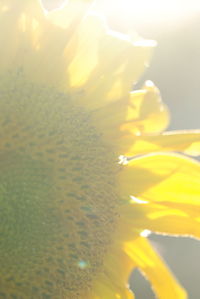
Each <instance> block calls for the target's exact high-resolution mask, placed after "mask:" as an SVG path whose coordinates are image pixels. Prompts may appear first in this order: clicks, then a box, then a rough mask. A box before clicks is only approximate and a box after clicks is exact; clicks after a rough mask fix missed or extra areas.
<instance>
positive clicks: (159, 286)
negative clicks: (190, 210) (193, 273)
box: [124, 237, 187, 299]
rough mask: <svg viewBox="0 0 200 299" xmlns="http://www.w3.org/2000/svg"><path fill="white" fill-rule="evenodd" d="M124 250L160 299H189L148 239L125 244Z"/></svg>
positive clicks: (138, 239)
mask: <svg viewBox="0 0 200 299" xmlns="http://www.w3.org/2000/svg"><path fill="white" fill-rule="evenodd" d="M124 250H125V252H126V253H127V254H128V255H129V256H130V257H131V259H132V260H133V261H134V263H135V264H136V265H137V267H138V268H139V269H140V270H141V272H142V273H143V274H144V275H145V277H147V279H148V280H149V281H150V282H151V284H152V288H153V290H154V291H155V293H156V295H157V296H158V297H159V298H160V299H169V298H170V299H186V298H187V295H186V293H185V291H184V290H183V289H182V288H181V287H180V285H179V284H178V283H177V281H176V280H175V278H174V277H173V276H172V274H171V272H170V271H169V269H167V267H166V265H165V264H164V263H163V261H162V259H161V257H160V256H159V255H158V254H157V253H156V252H155V250H154V249H153V248H152V246H151V245H150V244H149V242H148V240H147V239H145V238H143V237H140V238H137V239H135V240H134V241H132V242H128V243H126V244H125V246H124Z"/></svg>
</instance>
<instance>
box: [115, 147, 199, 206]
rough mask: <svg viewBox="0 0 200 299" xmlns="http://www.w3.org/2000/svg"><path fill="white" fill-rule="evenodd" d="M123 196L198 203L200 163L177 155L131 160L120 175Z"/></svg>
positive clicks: (157, 155) (143, 157) (151, 156)
mask: <svg viewBox="0 0 200 299" xmlns="http://www.w3.org/2000/svg"><path fill="white" fill-rule="evenodd" d="M119 179H120V185H121V188H122V195H123V194H126V195H127V196H128V195H133V196H136V197H138V196H139V197H141V198H142V199H145V200H149V201H150V202H152V201H153V202H160V203H162V202H170V203H174V204H175V203H185V204H193V205H197V206H198V205H199V204H200V164H199V163H198V162H197V161H195V160H192V159H189V158H186V157H184V156H181V155H176V154H165V153H158V154H152V155H146V156H142V157H139V158H136V159H133V160H131V161H130V162H129V164H128V165H126V166H124V168H123V169H122V171H121V174H120V175H119Z"/></svg>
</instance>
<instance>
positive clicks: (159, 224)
mask: <svg viewBox="0 0 200 299" xmlns="http://www.w3.org/2000/svg"><path fill="white" fill-rule="evenodd" d="M121 213H122V215H123V225H124V226H125V229H124V232H123V234H124V236H126V238H127V237H129V239H130V235H132V236H133V234H135V232H136V231H138V233H141V232H142V231H143V230H146V229H147V230H150V231H152V232H155V233H159V234H170V235H176V236H177V235H181V236H193V237H196V238H200V218H199V213H200V208H199V207H197V206H196V205H192V204H191V205H190V207H187V210H185V209H184V208H182V207H181V206H180V205H179V204H174V207H171V206H167V205H165V204H163V203H162V204H155V203H150V202H148V201H146V202H145V201H142V200H139V199H135V200H134V199H132V200H129V202H127V204H125V205H123V207H122V209H121ZM127 239H128V238H127Z"/></svg>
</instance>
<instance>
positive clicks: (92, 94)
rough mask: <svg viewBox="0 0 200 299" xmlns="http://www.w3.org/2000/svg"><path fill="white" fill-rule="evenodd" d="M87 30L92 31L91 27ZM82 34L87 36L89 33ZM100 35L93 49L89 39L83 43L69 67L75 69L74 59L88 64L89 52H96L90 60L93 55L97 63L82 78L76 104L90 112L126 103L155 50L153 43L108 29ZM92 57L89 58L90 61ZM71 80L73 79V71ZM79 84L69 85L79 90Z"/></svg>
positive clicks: (78, 82)
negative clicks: (106, 106) (93, 50)
mask: <svg viewBox="0 0 200 299" xmlns="http://www.w3.org/2000/svg"><path fill="white" fill-rule="evenodd" d="M89 27H90V28H91V25H90V26H89ZM105 28H106V27H105ZM85 32H86V33H87V32H88V30H86V31H85ZM98 32H99V31H98ZM100 33H101V34H100V38H98V39H97V40H96V39H94V41H95V42H97V44H96V45H95V43H94V44H93V42H94V41H93V40H90V38H89V39H88V38H87V39H84V42H85V45H84V47H82V49H83V50H82V49H81V50H80V51H79V52H78V55H79V56H78V57H77V56H75V58H74V61H73V62H72V65H73V64H75V65H77V67H78V63H77V62H76V59H79V60H81V61H83V60H84V59H86V61H89V58H90V56H91V50H90V48H91V47H92V48H91V49H93V48H94V49H95V51H96V53H93V56H94V54H95V60H96V61H95V63H93V69H91V72H90V74H88V75H89V76H88V75H87V76H86V77H85V78H84V80H86V79H87V80H86V81H84V82H85V84H84V88H83V90H82V92H81V93H80V92H79V94H78V93H77V99H76V101H77V102H78V103H80V104H83V105H84V106H86V107H87V108H88V109H90V110H96V109H99V108H101V107H103V106H105V105H107V104H108V103H112V102H114V101H118V100H122V99H124V98H125V99H127V98H128V96H129V91H130V90H131V88H132V85H133V84H134V83H136V82H137V80H138V79H139V77H140V76H141V74H142V72H143V70H144V68H145V66H146V65H147V63H148V61H149V59H150V56H151V52H152V48H153V47H154V46H155V44H154V42H152V41H148V40H147V41H142V42H141V41H140V39H138V40H136V41H132V40H131V39H130V38H129V37H128V36H126V35H123V34H119V33H117V32H114V31H111V30H108V28H106V31H105V32H103V34H102V32H100ZM95 34H96V33H95ZM86 52H88V54H87V53H86ZM93 56H91V57H92V60H93ZM83 63H84V62H83ZM97 66H98V67H97ZM77 67H76V68H75V70H76V72H75V74H76V73H77ZM85 67H87V65H86V66H85ZM89 69H90V66H89ZM81 72H82V71H81ZM71 76H72V77H73V68H72V70H71ZM82 84H83V82H82V80H80V78H79V80H77V81H76V80H75V81H74V83H73V81H72V86H74V87H79V88H80V87H81V86H82ZM78 95H79V96H78Z"/></svg>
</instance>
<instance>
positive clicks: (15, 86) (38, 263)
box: [0, 71, 118, 299]
mask: <svg viewBox="0 0 200 299" xmlns="http://www.w3.org/2000/svg"><path fill="white" fill-rule="evenodd" d="M0 140H1V141H0V169H1V171H0V219H1V228H0V235H1V244H0V264H1V267H0V276H1V280H2V277H3V281H2V282H1V292H0V295H2V296H4V298H7V297H6V296H9V298H10V296H13V297H12V298H45V299H47V298H54V299H56V298H59V299H60V298H73V299H75V298H82V297H81V296H82V295H81V294H82V292H85V290H86V289H89V287H90V285H91V281H92V279H93V277H94V276H95V274H96V273H97V272H98V271H99V269H100V267H101V266H102V261H103V257H104V254H105V253H106V251H107V250H108V246H109V243H110V242H111V238H112V232H113V228H114V226H115V225H114V223H115V221H116V218H117V213H116V206H117V196H116V193H115V191H116V185H115V177H116V172H117V167H118V166H117V163H116V161H115V157H114V155H113V154H112V153H111V152H110V150H109V148H107V147H106V146H105V145H104V143H103V141H102V139H101V136H100V134H99V133H98V132H97V131H96V129H95V127H94V126H93V125H92V122H91V120H90V114H89V113H88V112H87V111H85V110H84V109H83V108H81V107H76V106H75V105H74V103H73V102H72V101H71V100H70V96H69V95H66V94H63V93H61V92H58V91H56V90H55V89H50V88H49V87H46V86H37V85H35V84H33V83H31V82H29V81H27V80H25V78H24V76H23V71H18V72H10V73H7V74H6V75H4V76H3V77H2V78H0Z"/></svg>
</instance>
